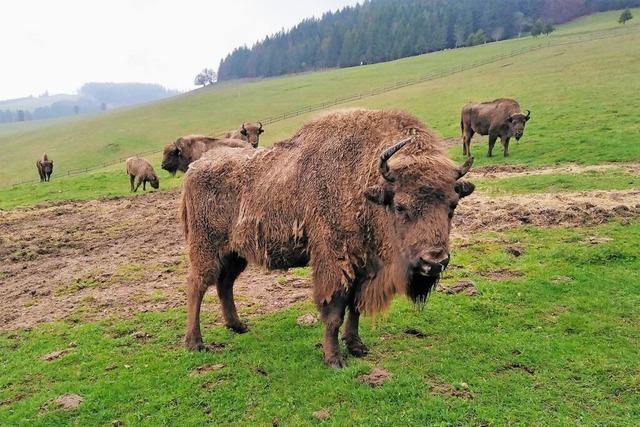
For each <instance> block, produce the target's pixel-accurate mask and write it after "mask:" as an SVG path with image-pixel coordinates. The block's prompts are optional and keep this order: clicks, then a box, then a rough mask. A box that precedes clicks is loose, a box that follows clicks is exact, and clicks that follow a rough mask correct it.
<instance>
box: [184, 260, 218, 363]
mask: <svg viewBox="0 0 640 427" xmlns="http://www.w3.org/2000/svg"><path fill="white" fill-rule="evenodd" d="M190 259H191V268H190V270H189V283H188V286H187V332H186V335H185V346H186V347H187V349H188V350H191V351H202V350H206V349H207V348H206V346H205V345H204V342H203V341H202V332H201V331H200V308H201V307H202V299H203V298H204V294H205V293H206V292H207V288H208V287H209V286H211V285H213V284H214V283H215V282H216V280H217V278H218V275H219V266H218V265H217V263H207V264H206V265H201V264H200V263H199V262H198V258H197V257H194V256H190Z"/></svg>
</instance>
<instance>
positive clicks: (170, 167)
mask: <svg viewBox="0 0 640 427" xmlns="http://www.w3.org/2000/svg"><path fill="white" fill-rule="evenodd" d="M190 160H191V159H189V156H188V155H187V153H185V152H184V144H182V138H178V140H176V141H175V142H172V143H171V144H168V145H167V146H166V147H164V152H163V155H162V169H164V170H166V171H167V172H169V173H170V174H171V175H175V174H176V172H177V171H181V172H186V171H187V168H188V167H189V163H191V161H190Z"/></svg>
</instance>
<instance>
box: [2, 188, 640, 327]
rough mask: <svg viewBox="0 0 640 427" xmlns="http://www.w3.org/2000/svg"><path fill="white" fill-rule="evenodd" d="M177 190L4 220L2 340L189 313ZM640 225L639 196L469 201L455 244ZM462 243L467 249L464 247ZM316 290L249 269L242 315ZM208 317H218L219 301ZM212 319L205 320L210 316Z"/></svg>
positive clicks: (20, 213) (240, 285)
mask: <svg viewBox="0 0 640 427" xmlns="http://www.w3.org/2000/svg"><path fill="white" fill-rule="evenodd" d="M178 197H179V193H178V191H169V192H157V193H150V194H146V195H142V196H137V197H127V198H113V199H103V200H91V201H82V202H79V201H72V202H62V203H54V204H50V205H47V206H37V207H33V208H26V209H16V210H11V211H0V259H2V261H3V262H2V263H1V264H0V331H9V330H14V329H17V328H23V327H31V326H33V325H34V324H37V323H39V322H47V321H54V320H61V319H67V320H69V321H87V320H93V319H99V318H102V317H105V316H111V315H117V316H119V317H122V316H130V315H134V314H137V313H140V312H146V311H161V310H166V309H169V308H172V307H184V304H185V300H186V297H185V288H186V272H187V269H188V262H187V260H186V256H185V255H184V253H185V247H184V239H183V237H182V232H181V231H180V229H179V226H178V221H177V219H176V218H177V215H176V213H177V204H178ZM638 218H640V190H626V191H590V192H579V193H563V194H535V195H522V196H508V197H487V196H484V195H483V194H482V193H480V192H477V193H475V194H473V195H472V196H470V197H468V198H466V199H465V200H464V201H463V202H462V203H460V207H459V208H458V210H457V212H456V216H455V217H454V228H453V237H454V239H456V240H455V241H457V242H461V241H463V240H464V238H465V236H468V235H469V234H470V233H472V232H482V231H490V230H496V231H500V230H505V229H510V228H514V227H518V226H522V225H537V226H574V225H577V226H585V225H596V224H601V223H605V222H608V221H611V220H621V221H630V220H634V219H638ZM460 244H463V243H460ZM310 288H311V283H310V281H309V279H305V278H299V277H296V276H294V275H293V274H288V273H283V272H271V273H269V272H266V271H264V270H263V269H261V268H257V267H249V268H247V270H246V271H245V272H243V273H242V274H241V275H240V277H239V278H238V280H237V282H236V286H235V292H236V295H237V297H236V302H237V304H238V309H239V311H240V313H241V315H243V316H245V315H247V314H262V313H267V312H270V311H273V310H278V309H282V308H285V307H288V306H289V305H291V304H293V303H295V302H297V301H300V300H305V299H309V297H310ZM204 310H205V312H207V311H209V312H211V311H212V312H215V313H219V306H218V303H217V298H216V297H215V292H209V293H208V294H207V299H206V301H205V304H204ZM205 316H206V313H205Z"/></svg>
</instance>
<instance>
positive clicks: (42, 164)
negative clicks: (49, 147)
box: [36, 153, 53, 182]
mask: <svg viewBox="0 0 640 427" xmlns="http://www.w3.org/2000/svg"><path fill="white" fill-rule="evenodd" d="M36 168H37V169H38V175H40V182H47V181H51V174H52V173H53V160H49V157H47V153H44V154H43V155H42V159H41V160H38V161H36Z"/></svg>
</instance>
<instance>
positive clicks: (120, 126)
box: [0, 10, 640, 199]
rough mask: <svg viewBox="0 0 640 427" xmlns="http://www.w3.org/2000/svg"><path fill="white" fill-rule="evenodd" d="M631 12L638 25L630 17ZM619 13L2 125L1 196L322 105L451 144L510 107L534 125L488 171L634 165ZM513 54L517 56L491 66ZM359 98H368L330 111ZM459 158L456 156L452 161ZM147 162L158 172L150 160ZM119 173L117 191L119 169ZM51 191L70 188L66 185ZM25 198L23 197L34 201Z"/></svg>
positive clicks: (635, 49)
mask: <svg viewBox="0 0 640 427" xmlns="http://www.w3.org/2000/svg"><path fill="white" fill-rule="evenodd" d="M634 13H635V14H639V12H638V10H635V11H634ZM617 14H618V12H615V11H614V12H607V13H601V14H596V15H592V16H589V17H585V18H583V19H580V20H579V21H576V22H572V23H569V24H567V25H565V26H562V27H560V28H559V29H558V31H557V32H555V33H553V34H552V35H551V36H549V37H541V38H532V37H525V38H521V39H517V40H507V41H503V42H498V43H489V44H486V45H483V46H477V47H471V48H462V49H455V50H448V51H443V52H437V53H433V54H428V55H422V56H417V57H412V58H406V59H402V60H398V61H394V62H388V63H382V64H375V65H370V66H362V67H353V68H347V69H339V70H328V71H321V72H316V73H307V74H300V75H293V76H288V77H281V78H273V79H262V80H253V81H234V82H229V83H222V84H218V85H215V86H213V87H207V88H204V89H200V90H196V91H193V92H190V93H188V94H185V95H181V96H178V97H175V98H171V99H169V100H164V101H159V102H155V103H153V104H149V105H145V106H142V107H137V108H129V109H120V110H115V111H112V112H109V113H107V114H104V115H100V116H92V117H87V118H73V119H62V120H53V121H49V122H47V123H46V124H43V125H38V126H34V125H32V124H26V123H25V124H24V125H25V126H23V127H21V126H16V125H15V124H13V125H12V126H10V127H9V128H8V129H9V130H6V131H3V128H4V127H3V126H0V146H1V147H3V150H2V155H1V156H0V159H1V160H2V163H3V168H2V169H0V183H1V184H0V187H5V188H6V187H7V186H8V185H11V184H13V183H16V182H21V181H24V180H32V179H34V178H35V176H34V175H35V168H34V167H33V163H34V162H35V159H37V158H38V157H39V156H41V155H42V152H44V151H46V152H47V153H48V154H49V155H50V156H51V157H52V158H53V159H54V160H55V162H56V170H55V175H54V182H55V181H56V178H60V177H61V176H63V175H65V173H66V172H67V171H68V170H71V169H78V168H89V167H93V166H97V165H102V164H109V163H112V162H115V161H118V160H119V159H123V158H125V157H127V156H129V155H131V154H134V153H139V152H146V151H150V150H155V151H157V152H159V151H160V150H161V149H162V147H163V146H164V145H165V144H166V143H168V142H169V141H171V140H173V139H175V138H176V137H178V136H180V135H183V134H187V133H204V134H217V133H220V132H223V131H225V130H227V129H230V128H234V127H235V126H238V125H239V124H240V123H242V122H243V121H248V120H260V119H265V118H268V117H277V116H278V115H282V114H285V113H287V112H292V111H296V110H300V109H302V108H304V107H305V106H310V105H316V106H317V105H321V104H322V103H326V104H327V105H328V106H327V108H341V107H353V106H363V107H371V108H402V109H406V110H409V111H411V112H413V113H415V114H417V115H418V116H419V117H421V118H422V119H424V120H425V121H426V122H427V123H428V124H429V125H430V126H431V127H433V128H434V129H435V130H436V131H437V132H439V133H440V134H441V135H443V136H444V137H447V138H452V137H457V136H458V134H459V123H458V120H459V119H458V116H459V109H460V107H461V105H463V104H464V103H465V102H467V101H469V100H479V99H492V98H495V97H499V96H510V97H514V98H517V99H518V100H519V101H520V102H521V104H522V106H523V108H528V109H530V110H532V111H533V120H532V121H531V122H530V125H529V127H528V129H527V133H526V135H525V138H524V142H522V143H521V144H519V145H517V146H515V147H514V150H513V153H512V157H510V158H509V159H507V160H505V159H502V158H501V157H498V158H494V159H493V160H491V163H504V162H507V161H508V162H510V163H524V164H529V165H545V164H552V163H559V162H578V163H587V164H594V163H599V162H603V161H625V160H633V159H638V158H640V145H638V144H627V142H631V141H629V139H630V138H632V139H633V138H637V135H638V124H637V120H636V118H635V115H636V112H635V109H634V108H633V105H634V103H635V93H637V92H638V91H639V90H640V80H639V79H637V78H636V76H637V74H638V73H639V72H640V63H638V61H637V60H636V58H637V57H638V56H639V55H640V43H639V41H640V22H634V21H636V20H632V21H630V22H629V23H628V24H627V25H625V26H622V25H619V24H618V23H617V22H616V17H617ZM510 54H515V56H512V57H507V58H504V59H500V60H494V58H496V57H498V56H500V55H510ZM479 64H485V65H479ZM587 64H589V66H587ZM593 64H596V65H595V66H594V65H593ZM464 68H467V69H466V71H461V70H462V69H464ZM438 74H441V75H442V76H441V77H438ZM429 75H431V76H434V75H435V77H434V78H432V79H430V80H427V81H424V82H422V83H419V84H413V85H410V86H406V87H401V88H399V89H397V90H390V91H387V92H382V93H379V94H378V95H375V96H370V95H371V90H372V89H375V88H384V87H386V88H390V87H393V85H395V84H396V83H398V82H402V81H406V80H408V79H418V78H420V77H423V76H429ZM358 94H364V96H362V98H361V99H355V100H353V101H352V102H349V103H343V104H340V105H338V106H331V105H330V104H333V103H334V101H335V100H336V99H338V98H344V97H348V96H350V95H358ZM316 114H318V113H317V112H315V111H314V112H310V113H306V114H299V115H294V116H292V117H288V118H287V119H285V120H279V121H277V122H275V123H273V124H270V125H268V126H267V127H266V129H267V132H266V133H265V134H264V138H263V140H264V143H265V144H267V145H268V144H271V143H273V142H274V141H277V140H280V139H283V138H285V137H287V136H288V135H289V134H291V133H292V132H293V131H294V130H295V129H296V128H297V127H298V126H299V125H300V124H301V123H302V122H303V121H304V120H306V119H308V118H309V117H312V116H314V115H316ZM479 150H481V149H480V148H479V147H475V150H474V152H475V153H476V154H479V153H480V151H479ZM458 151H461V150H459V149H458V148H455V149H453V153H454V154H455V155H456V156H459V153H458ZM479 157H480V159H479V162H478V164H479V165H482V164H485V163H487V160H485V159H484V156H479ZM151 158H152V160H153V161H155V162H156V163H157V162H158V156H157V155H156V156H151ZM116 169H117V170H118V172H117V173H118V178H117V179H118V180H119V178H120V176H119V174H121V172H120V166H116ZM105 171H106V172H102V173H103V174H104V173H106V174H107V175H108V171H109V168H106V169H105ZM70 179H73V178H70ZM53 185H56V184H53ZM53 185H52V186H51V190H53ZM57 185H65V186H72V184H71V182H69V184H62V183H60V184H57ZM28 188H29V185H27V186H26V188H25V191H32V190H28ZM58 190H59V188H56V189H55V190H54V191H58ZM18 191H19V190H18ZM38 191H42V190H38ZM69 196H70V197H73V192H71V193H70V194H69ZM8 197H10V196H9V195H7V194H6V193H5V194H4V195H3V198H5V199H6V198H8Z"/></svg>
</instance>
